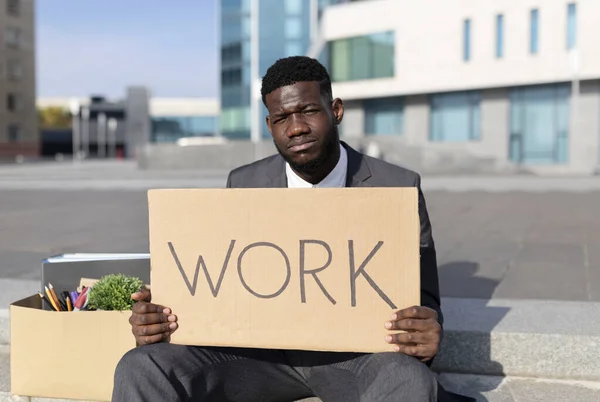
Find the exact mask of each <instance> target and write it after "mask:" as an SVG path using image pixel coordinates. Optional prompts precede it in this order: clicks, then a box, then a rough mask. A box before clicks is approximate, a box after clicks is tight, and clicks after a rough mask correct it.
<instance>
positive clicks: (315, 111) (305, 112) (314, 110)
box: [303, 109, 318, 115]
mask: <svg viewBox="0 0 600 402" xmlns="http://www.w3.org/2000/svg"><path fill="white" fill-rule="evenodd" d="M317 112H318V110H317V109H308V110H305V111H304V112H303V113H304V114H308V115H311V114H315V113H317Z"/></svg>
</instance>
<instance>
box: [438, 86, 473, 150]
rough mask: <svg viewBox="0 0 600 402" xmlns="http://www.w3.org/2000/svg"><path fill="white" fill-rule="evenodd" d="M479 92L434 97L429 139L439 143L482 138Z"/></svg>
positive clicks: (454, 93)
mask: <svg viewBox="0 0 600 402" xmlns="http://www.w3.org/2000/svg"><path fill="white" fill-rule="evenodd" d="M480 98H481V94H480V93H479V91H468V92H453V93H447V94H437V95H433V96H432V97H431V99H430V102H431V124H430V133H429V138H430V140H431V141H439V142H465V141H473V140H478V139H480V138H481V114H480V109H479V103H480Z"/></svg>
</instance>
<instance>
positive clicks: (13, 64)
mask: <svg viewBox="0 0 600 402" xmlns="http://www.w3.org/2000/svg"><path fill="white" fill-rule="evenodd" d="M34 9H35V2H34V0H0V159H14V158H15V157H18V156H24V157H26V156H34V157H35V156H37V155H38V154H39V143H40V142H39V132H38V124H37V113H36V107H35V99H36V89H35V86H36V78H35V18H34Z"/></svg>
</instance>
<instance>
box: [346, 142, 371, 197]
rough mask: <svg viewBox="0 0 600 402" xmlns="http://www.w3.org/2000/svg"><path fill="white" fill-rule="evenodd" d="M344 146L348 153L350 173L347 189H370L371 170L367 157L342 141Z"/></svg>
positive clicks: (347, 177) (347, 174)
mask: <svg viewBox="0 0 600 402" xmlns="http://www.w3.org/2000/svg"><path fill="white" fill-rule="evenodd" d="M342 146H343V147H344V148H346V152H347V153H348V171H347V173H346V187H370V185H369V183H368V179H369V178H370V177H371V170H370V169H369V165H367V161H366V160H365V157H364V155H363V154H361V153H360V152H357V151H355V150H354V149H353V148H352V147H350V146H349V145H348V144H346V143H345V142H343V141H342Z"/></svg>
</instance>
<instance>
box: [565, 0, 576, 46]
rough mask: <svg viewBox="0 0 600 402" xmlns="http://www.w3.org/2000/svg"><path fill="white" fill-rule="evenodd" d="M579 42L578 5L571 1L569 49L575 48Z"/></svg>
mask: <svg viewBox="0 0 600 402" xmlns="http://www.w3.org/2000/svg"><path fill="white" fill-rule="evenodd" d="M576 44H577V5H576V4H575V3H571V4H569V5H568V8H567V49H569V50H571V49H575V46H576Z"/></svg>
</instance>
